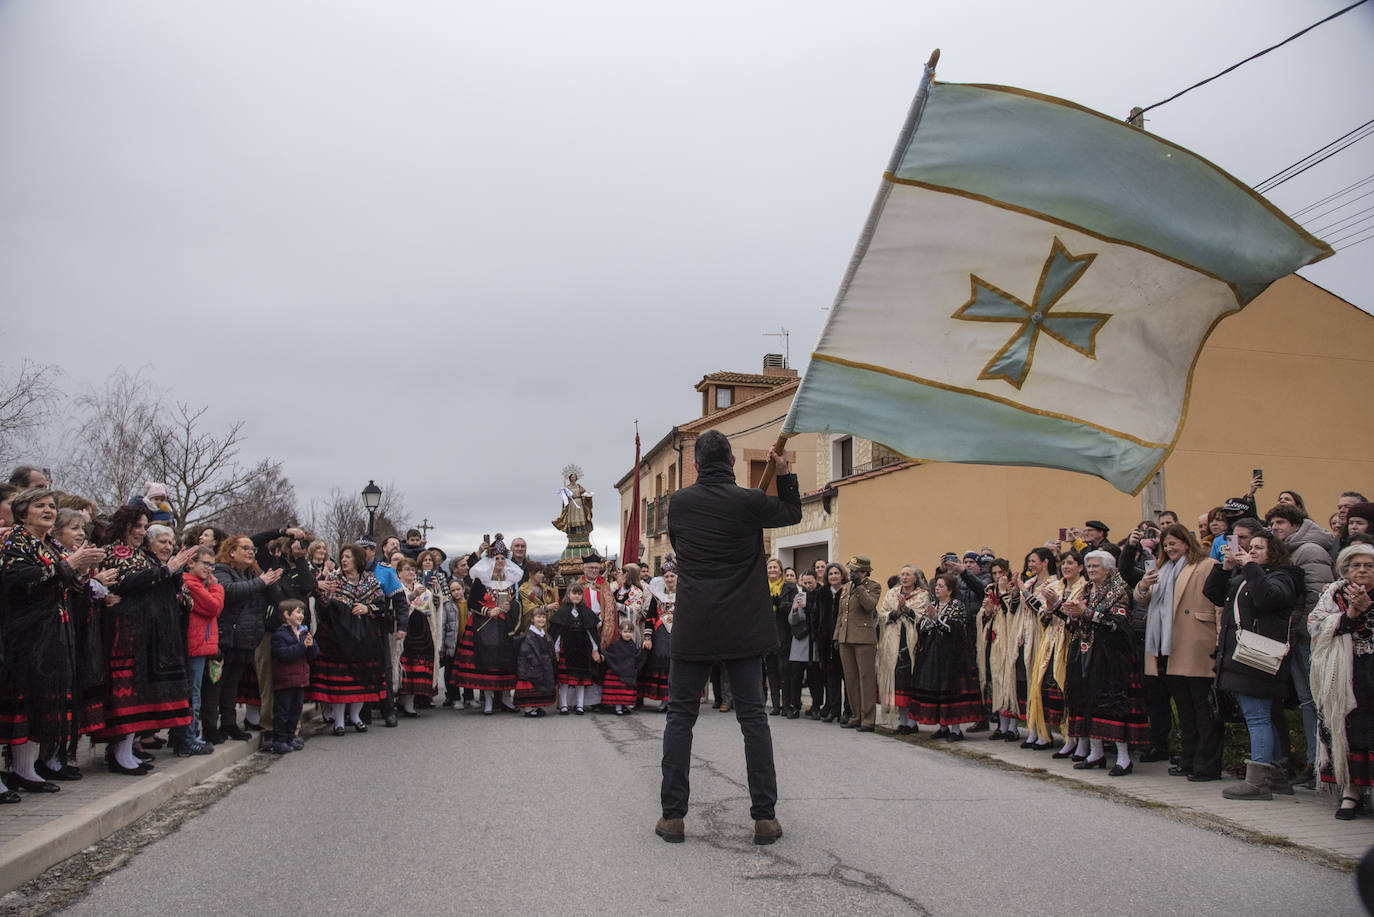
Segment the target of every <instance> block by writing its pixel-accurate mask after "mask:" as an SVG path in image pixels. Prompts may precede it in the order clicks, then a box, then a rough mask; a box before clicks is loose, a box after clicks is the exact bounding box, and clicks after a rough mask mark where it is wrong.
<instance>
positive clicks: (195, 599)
mask: <svg viewBox="0 0 1374 917" xmlns="http://www.w3.org/2000/svg"><path fill="white" fill-rule="evenodd" d="M181 581H182V582H183V583H185V584H186V588H187V589H188V590H190V593H191V623H190V624H189V625H187V627H186V648H187V650H188V651H189V652H190V655H192V656H218V655H219V615H220V612H222V611H224V587H223V586H221V585H220V584H219V583H215V584H214V585H209V584H207V583H206V582H205V580H203V579H201V578H200V577H198V576H193V575H191V574H190V573H183V574H181Z"/></svg>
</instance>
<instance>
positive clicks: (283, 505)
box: [214, 460, 297, 534]
mask: <svg viewBox="0 0 1374 917" xmlns="http://www.w3.org/2000/svg"><path fill="white" fill-rule="evenodd" d="M249 474H250V480H249V482H248V485H247V487H245V488H244V490H243V494H242V498H241V499H240V500H239V503H238V505H237V506H236V507H230V508H226V509H221V510H220V511H218V512H216V513H215V514H214V524H215V525H217V526H219V527H220V528H221V529H224V530H225V531H226V532H247V533H249V534H252V533H253V532H261V531H265V530H267V529H270V528H275V527H277V526H280V525H284V524H285V523H287V522H295V521H296V516H297V514H296V488H295V487H294V486H293V485H292V483H291V480H290V479H289V478H288V477H286V475H284V474H283V473H282V470H281V464H280V463H278V462H269V461H266V460H264V461H262V462H259V463H258V465H257V467H256V468H253V469H251V470H250V473H249Z"/></svg>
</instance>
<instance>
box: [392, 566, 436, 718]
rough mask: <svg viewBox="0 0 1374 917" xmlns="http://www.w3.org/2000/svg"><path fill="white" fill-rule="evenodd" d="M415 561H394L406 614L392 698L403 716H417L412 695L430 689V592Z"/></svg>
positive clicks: (427, 693) (428, 694)
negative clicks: (404, 594) (406, 605)
mask: <svg viewBox="0 0 1374 917" xmlns="http://www.w3.org/2000/svg"><path fill="white" fill-rule="evenodd" d="M416 573H417V567H416V564H415V561H413V560H411V559H410V558H408V557H403V558H401V559H400V560H399V561H397V562H396V576H397V578H399V579H400V581H401V585H402V586H403V587H404V588H405V593H406V600H407V604H408V606H409V608H410V616H409V618H407V619H406V622H405V625H404V627H403V628H401V629H402V630H404V632H405V637H404V639H403V640H402V643H401V681H400V684H399V685H398V686H397V688H396V699H397V700H398V701H400V703H401V713H402V715H403V716H408V717H411V718H412V719H413V718H415V717H418V716H419V715H420V714H419V713H418V712H417V711H416V709H415V698H416V697H433V696H434V695H435V694H436V693H437V692H436V691H435V688H434V629H433V625H432V624H431V623H430V618H431V617H432V616H433V615H434V593H433V592H430V590H429V588H428V587H427V586H425V584H424V583H422V582H420V581H419V579H418V577H417V576H416Z"/></svg>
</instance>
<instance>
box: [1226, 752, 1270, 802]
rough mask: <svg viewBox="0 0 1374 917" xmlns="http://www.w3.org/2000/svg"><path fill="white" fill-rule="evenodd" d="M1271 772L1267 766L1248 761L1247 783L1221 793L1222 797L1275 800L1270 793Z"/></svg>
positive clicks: (1246, 763) (1231, 787)
mask: <svg viewBox="0 0 1374 917" xmlns="http://www.w3.org/2000/svg"><path fill="white" fill-rule="evenodd" d="M1270 771H1271V768H1270V767H1269V765H1267V764H1257V763H1256V762H1254V761H1246V762H1245V782H1244V783H1242V784H1240V785H1239V786H1228V787H1227V788H1226V789H1224V790H1222V791H1221V795H1222V796H1224V797H1226V798H1227V799H1273V798H1274V794H1273V793H1271V792H1269V773H1270Z"/></svg>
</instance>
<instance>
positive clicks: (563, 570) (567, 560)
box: [558, 531, 594, 579]
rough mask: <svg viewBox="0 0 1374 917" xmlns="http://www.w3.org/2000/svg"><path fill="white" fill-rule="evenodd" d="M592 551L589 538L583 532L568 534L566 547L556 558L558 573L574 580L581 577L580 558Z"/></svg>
mask: <svg viewBox="0 0 1374 917" xmlns="http://www.w3.org/2000/svg"><path fill="white" fill-rule="evenodd" d="M593 551H594V548H592V541H591V538H590V537H588V535H587V533H586V532H584V531H576V532H570V533H568V546H567V547H566V548H564V549H563V553H562V554H561V555H559V558H558V572H559V574H560V575H562V576H565V577H571V578H573V579H576V578H577V577H579V576H581V575H582V558H584V557H586V556H587V555H588V554H591V553H592V552H593Z"/></svg>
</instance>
